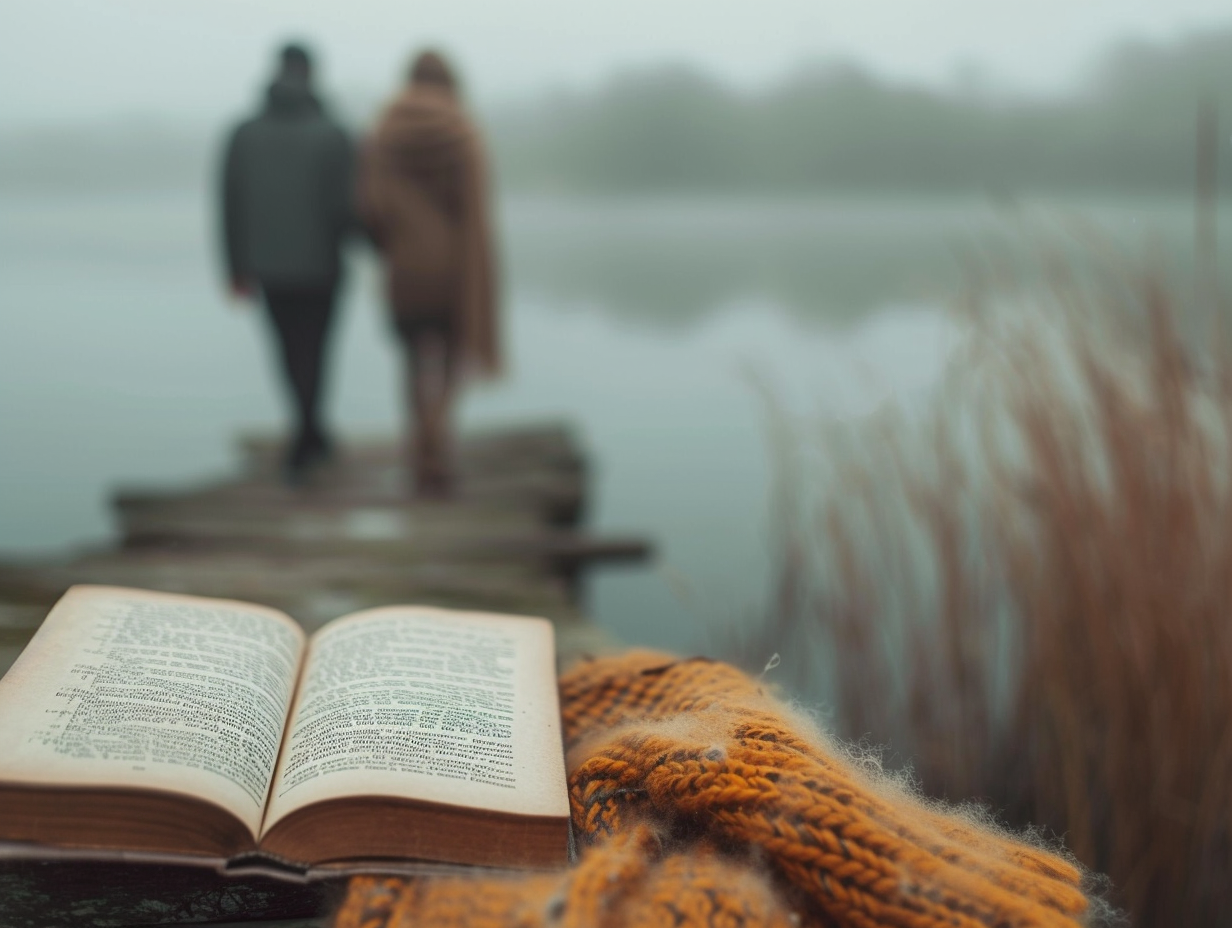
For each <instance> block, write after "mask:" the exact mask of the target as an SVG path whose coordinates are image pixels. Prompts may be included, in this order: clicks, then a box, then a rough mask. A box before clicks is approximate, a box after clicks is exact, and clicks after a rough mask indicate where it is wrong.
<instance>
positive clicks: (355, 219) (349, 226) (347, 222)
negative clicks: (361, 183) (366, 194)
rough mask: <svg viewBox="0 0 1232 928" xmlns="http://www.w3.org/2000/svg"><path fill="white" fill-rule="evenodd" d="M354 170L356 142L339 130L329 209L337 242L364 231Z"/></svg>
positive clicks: (333, 163) (335, 146)
mask: <svg viewBox="0 0 1232 928" xmlns="http://www.w3.org/2000/svg"><path fill="white" fill-rule="evenodd" d="M355 167H356V165H355V143H354V141H352V139H351V137H350V135H348V134H347V133H346V132H345V131H344V130H343V129H338V131H337V135H336V137H335V142H334V152H333V157H332V159H331V168H332V170H331V177H330V184H329V204H328V208H329V214H330V216H331V217H332V219H333V222H334V228H335V230H336V234H337V236H338V238H339V239H340V240H341V239H344V238H347V237H348V236H350V235H353V234H355V233H358V232H362V231H363V227H362V225H361V223H360V220H359V216H358V214H357V212H356V204H355Z"/></svg>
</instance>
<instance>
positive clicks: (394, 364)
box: [0, 192, 1192, 649]
mask: <svg viewBox="0 0 1232 928" xmlns="http://www.w3.org/2000/svg"><path fill="white" fill-rule="evenodd" d="M207 207H208V204H207V203H206V202H205V201H204V199H203V197H202V196H201V195H200V194H199V193H197V192H185V193H178V194H177V193H171V194H158V195H155V194H150V195H143V196H131V195H130V196H121V195H102V194H97V195H74V196H68V195H58V196H57V195H34V194H29V195H9V196H6V197H5V198H4V199H3V200H2V201H0V266H2V267H3V273H2V274H0V307H2V308H3V313H0V475H2V482H0V550H3V551H4V552H5V553H7V554H33V553H39V552H47V551H52V550H56V549H60V548H62V547H64V546H67V545H73V544H80V543H85V542H91V541H97V540H100V539H105V538H106V537H107V536H108V534H109V532H110V531H111V524H110V521H109V513H108V509H107V493H108V491H109V489H110V488H112V487H114V486H115V485H117V484H119V483H123V484H133V483H141V482H151V483H176V482H184V481H192V480H196V479H201V478H208V477H211V476H215V475H218V474H220V473H225V472H226V471H227V470H228V469H229V468H230V467H232V466H233V456H232V442H233V439H234V437H235V435H236V434H237V433H238V432H239V431H240V430H241V429H253V428H266V429H269V428H275V427H277V426H278V425H279V424H280V423H281V421H282V406H281V395H280V393H279V392H278V391H279V388H280V385H279V384H278V382H277V381H276V380H275V379H274V375H273V371H272V368H271V366H270V364H269V361H270V358H269V349H270V346H269V344H268V340H267V339H266V337H265V336H266V333H265V332H264V331H263V326H264V319H263V317H262V315H261V313H260V312H257V311H253V310H244V309H242V308H238V307H236V306H234V305H231V304H229V303H228V302H227V301H226V299H225V298H224V295H223V293H222V289H221V286H220V281H219V279H218V275H217V266H216V263H215V260H214V253H213V248H212V246H213V232H212V228H211V225H210V218H211V217H210V215H209V211H208V208H207ZM1091 211H1092V213H1093V215H1095V216H1096V217H1097V218H1098V219H1099V222H1100V225H1101V226H1102V227H1104V228H1106V229H1108V230H1109V231H1111V232H1113V233H1114V234H1116V235H1119V236H1122V238H1124V239H1125V240H1134V239H1135V237H1136V236H1139V234H1140V233H1141V232H1143V230H1145V229H1146V228H1148V227H1149V228H1153V229H1157V230H1161V234H1162V235H1163V238H1164V240H1166V241H1169V242H1172V243H1176V242H1179V241H1181V240H1183V239H1184V236H1185V235H1186V233H1187V231H1188V230H1189V229H1190V228H1191V227H1192V215H1191V213H1190V212H1189V210H1188V207H1187V205H1186V204H1184V203H1182V202H1178V201H1165V202H1160V201H1155V202H1150V203H1120V204H1113V205H1109V204H1103V205H1095V206H1093V207H1092V208H1091ZM1012 221H1013V219H1012V218H1009V219H1007V217H1006V216H1005V215H1004V209H1002V208H998V209H994V208H993V207H992V206H990V205H989V204H988V203H986V202H982V201H977V200H969V201H960V200H931V201H910V202H908V201H901V202H900V201H890V200H885V201H875V202H867V201H856V200H846V201H845V200H830V201H801V202H792V201H770V200H722V201H718V200H671V201H668V200H659V201H639V200H622V201H617V200H608V201H581V200H551V199H521V200H518V199H514V200H510V201H507V202H505V203H504V204H503V208H502V224H503V229H504V258H505V261H504V264H505V271H506V274H505V277H506V292H507V296H508V300H507V307H508V316H507V326H508V334H509V340H510V347H511V355H512V366H513V373H512V376H511V377H510V378H509V379H508V380H507V381H505V382H503V383H502V384H500V385H499V386H496V387H491V388H484V389H482V390H477V391H475V392H473V393H472V394H471V395H470V396H469V397H468V399H467V401H466V404H465V409H464V420H465V422H466V424H467V425H469V426H475V427H478V426H481V425H483V424H486V423H506V422H510V421H517V420H522V421H533V420H544V419H566V420H568V421H570V422H572V423H573V424H574V425H576V426H577V428H578V430H579V433H580V435H581V436H582V437H583V438H584V440H585V443H586V446H587V448H588V450H589V451H590V452H591V454H592V460H593V464H594V493H595V505H594V507H593V514H592V523H593V526H594V527H595V528H597V529H599V530H604V531H611V532H628V533H644V534H646V535H648V536H650V537H652V538H653V539H654V540H655V542H656V543H657V545H658V549H659V552H660V557H659V560H658V563H657V564H656V565H655V566H654V567H652V568H649V569H642V568H629V569H625V568H621V569H608V570H605V571H603V572H600V573H598V574H596V576H595V577H594V579H593V582H592V583H591V589H590V610H591V612H592V613H593V614H594V615H595V617H596V618H597V619H598V620H599V621H600V622H602V623H603V624H604V625H606V626H608V627H609V628H610V629H612V630H613V631H614V632H615V633H616V634H617V635H619V636H620V637H622V638H624V639H625V640H626V641H629V642H631V643H637V644H645V645H651V646H659V647H669V648H676V649H690V648H704V647H705V646H706V642H707V640H708V638H709V637H710V630H711V629H712V628H714V627H715V626H717V625H723V624H727V623H730V622H732V621H738V620H740V619H741V618H742V617H744V616H749V615H752V614H754V613H755V612H756V611H757V610H758V608H759V606H758V604H759V602H760V601H761V600H762V599H763V598H764V594H765V589H766V582H767V558H768V539H769V530H768V524H767V518H768V514H767V505H766V503H767V490H768V483H769V474H770V461H769V453H768V450H767V446H766V441H765V435H764V416H763V413H762V410H761V408H760V406H759V401H758V399H757V397H756V394H755V391H754V390H753V389H752V388H751V387H750V384H749V371H754V372H756V375H757V376H759V377H761V378H762V379H764V380H766V381H768V382H770V383H771V384H773V385H774V386H775V388H776V389H777V390H778V391H779V392H780V394H781V396H782V397H783V400H784V402H785V403H786V404H787V405H788V406H789V407H790V408H791V409H793V410H795V411H799V412H816V413H820V414H822V415H824V416H832V417H838V418H841V419H849V420H852V421H854V422H858V421H859V420H860V419H862V418H863V417H866V416H868V415H869V414H871V413H872V412H873V411H875V410H876V409H877V408H878V407H880V406H881V405H882V404H883V403H886V402H893V401H898V400H908V401H911V400H918V399H919V398H921V397H922V396H925V395H926V394H927V391H928V390H929V388H930V387H931V386H932V385H933V384H935V383H936V382H937V380H938V378H939V377H940V374H941V372H942V370H943V369H944V366H945V363H946V359H947V356H948V355H949V352H950V350H951V347H952V346H953V345H954V344H955V342H956V339H957V338H958V334H957V323H955V322H954V321H953V320H952V317H951V316H950V315H949V314H948V313H947V312H946V309H945V307H946V304H947V302H948V300H949V298H950V296H951V295H952V294H953V293H954V292H955V291H956V290H957V288H958V287H959V282H960V279H961V274H960V272H959V263H958V261H957V259H956V249H957V250H962V249H965V248H969V247H970V246H972V245H973V244H975V245H979V244H980V243H981V242H986V241H987V240H989V238H990V236H994V235H995V234H996V233H997V231H998V230H999V229H1002V228H1004V226H1005V225H1006V223H1007V222H1012ZM343 310H344V312H343V316H342V322H341V329H340V331H339V333H338V334H339V336H340V337H339V338H338V339H337V341H336V343H335V349H336V351H335V354H334V357H333V362H334V363H333V384H332V390H331V411H332V417H333V420H334V421H335V423H337V426H338V428H339V430H340V431H341V433H342V434H343V436H345V435H346V434H348V433H349V434H370V433H392V432H393V431H394V430H395V429H397V428H398V427H399V426H400V416H401V410H400V408H399V405H398V402H399V385H400V380H399V375H400V368H399V359H398V358H397V357H396V355H395V354H394V350H393V345H392V344H391V342H390V341H389V339H388V338H387V333H386V330H385V326H384V317H383V315H382V307H381V305H380V302H379V298H378V287H377V283H376V277H375V274H374V268H373V266H372V264H371V261H370V259H368V258H367V256H366V255H364V254H362V252H357V254H356V260H355V261H353V262H352V266H351V274H350V276H349V279H348V283H347V288H346V297H345V301H344V304H343Z"/></svg>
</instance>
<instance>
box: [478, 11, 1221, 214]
mask: <svg viewBox="0 0 1232 928" xmlns="http://www.w3.org/2000/svg"><path fill="white" fill-rule="evenodd" d="M1208 92H1209V93H1214V94H1215V95H1216V99H1217V100H1219V99H1222V101H1223V113H1224V116H1223V118H1224V122H1223V126H1224V129H1223V131H1221V133H1220V137H1221V147H1222V152H1221V155H1222V161H1223V171H1222V173H1223V176H1224V178H1225V185H1227V184H1228V183H1229V181H1228V178H1229V175H1230V174H1232V170H1229V168H1230V167H1232V165H1230V164H1229V162H1230V161H1232V157H1229V151H1228V142H1227V139H1228V131H1227V130H1228V129H1229V128H1232V29H1228V30H1224V31H1221V32H1218V33H1206V34H1203V35H1200V36H1195V37H1192V38H1189V39H1186V40H1183V41H1180V42H1177V43H1175V44H1171V45H1167V46H1157V45H1148V44H1144V43H1128V44H1123V45H1121V46H1119V47H1117V48H1116V49H1114V50H1113V51H1111V52H1110V53H1108V54H1107V55H1105V56H1104V57H1103V59H1101V61H1100V62H1099V63H1098V66H1097V67H1096V68H1094V69H1093V70H1092V72H1091V73H1090V75H1089V77H1088V79H1087V81H1086V82H1085V84H1084V86H1083V87H1082V88H1080V90H1079V91H1078V92H1076V93H1074V94H1073V95H1071V96H1068V97H1066V98H1064V99H1057V100H1053V101H1039V100H1022V101H1014V100H994V99H987V98H985V97H983V96H981V95H980V93H979V92H978V88H975V89H973V90H972V91H969V92H965V93H962V92H958V91H955V92H953V93H944V92H939V91H928V90H922V89H919V88H913V87H905V86H894V85H890V84H887V83H885V82H883V81H880V80H878V79H877V78H875V77H873V76H871V75H869V74H867V73H865V72H863V71H861V70H859V69H857V68H855V67H838V66H835V67H830V68H818V69H814V70H813V71H810V72H804V73H800V74H798V75H797V76H795V77H793V78H791V79H789V80H786V81H784V82H782V83H780V84H779V85H777V86H775V87H773V88H771V89H769V90H767V91H765V92H762V93H758V94H755V95H749V94H742V93H740V92H737V91H735V90H733V89H731V88H729V87H726V86H724V85H723V84H721V83H718V82H716V81H714V80H712V79H710V78H708V77H706V76H705V75H702V74H699V73H696V72H692V71H688V70H681V69H662V70H658V71H652V72H643V73H639V74H632V75H627V76H625V77H623V78H620V79H616V80H614V81H612V82H611V83H609V84H608V85H607V86H606V87H604V88H603V89H601V90H598V91H596V92H594V93H592V94H588V95H560V96H558V97H557V98H555V99H551V100H544V101H540V102H538V103H535V104H533V105H529V106H527V107H525V108H522V109H521V111H518V112H512V111H510V112H505V113H503V114H498V116H497V118H496V119H495V120H493V128H494V130H495V141H496V144H495V149H496V157H497V160H498V163H499V166H500V169H501V176H502V179H503V180H504V181H505V182H506V183H507V184H508V185H510V186H513V187H518V188H531V189H553V190H561V191H567V192H591V191H594V192H633V191H638V192H663V191H672V192H676V191H681V192H691V191H698V192H706V191H715V190H722V191H748V192H775V191H783V192H797V191H809V190H818V191H833V190H857V191H858V190H891V191H895V190H903V191H992V192H1004V193H1014V192H1019V191H1024V190H1117V191H1129V190H1134V191H1155V190H1158V191H1171V190H1181V189H1185V190H1189V189H1192V184H1193V175H1194V144H1195V142H1194V139H1195V117H1196V111H1197V103H1198V99H1199V96H1200V94H1202V93H1208Z"/></svg>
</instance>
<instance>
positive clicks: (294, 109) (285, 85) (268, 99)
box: [265, 77, 321, 116]
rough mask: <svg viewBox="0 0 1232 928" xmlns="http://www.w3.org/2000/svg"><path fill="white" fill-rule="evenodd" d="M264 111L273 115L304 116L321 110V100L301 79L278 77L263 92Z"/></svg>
mask: <svg viewBox="0 0 1232 928" xmlns="http://www.w3.org/2000/svg"><path fill="white" fill-rule="evenodd" d="M265 111H266V112H267V113H270V114H272V115H274V116H306V115H314V114H316V113H320V112H321V101H320V100H318V99H317V96H316V94H314V93H313V92H312V88H311V87H309V86H308V85H307V84H305V83H304V82H303V81H296V80H288V79H287V78H284V77H280V78H277V79H276V80H274V82H273V83H272V84H270V85H269V89H268V90H267V91H266V92H265Z"/></svg>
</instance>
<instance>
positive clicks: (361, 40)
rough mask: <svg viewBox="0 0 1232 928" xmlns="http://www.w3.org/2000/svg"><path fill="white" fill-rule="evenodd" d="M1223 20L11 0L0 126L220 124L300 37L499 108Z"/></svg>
mask: <svg viewBox="0 0 1232 928" xmlns="http://www.w3.org/2000/svg"><path fill="white" fill-rule="evenodd" d="M1230 23H1232V4H1230V3H1229V0H1112V2H1110V0H1012V2H1007V0H842V2H838V0H758V2H756V3H754V2H752V0H744V2H734V0H708V2H698V0H618V2H608V3H602V4H598V3H589V2H586V0H486V2H484V0H335V2H326V0H2V2H0V126H8V127H13V126H16V125H29V124H31V123H63V122H71V121H78V120H81V119H91V118H94V119H102V120H105V119H110V118H113V117H116V116H153V117H160V118H172V119H177V118H178V119H183V120H184V121H186V122H194V123H197V122H200V121H201V120H203V119H208V120H214V119H220V118H223V117H225V116H226V115H227V114H231V113H234V112H236V111H237V110H239V109H241V108H244V107H246V106H247V105H248V104H249V103H250V101H251V100H252V99H253V96H254V88H255V85H257V84H258V83H259V82H261V81H263V80H264V78H265V76H266V73H267V71H268V58H269V54H270V50H271V48H272V47H273V46H274V45H275V44H276V43H278V42H279V41H281V40H283V39H284V38H286V37H289V36H295V37H302V38H304V39H306V40H307V41H309V42H310V43H311V44H312V45H313V46H314V47H315V48H316V49H317V50H318V52H319V53H320V56H321V59H322V65H323V66H322V72H323V80H324V83H325V84H326V85H327V86H328V88H329V89H331V90H332V91H334V92H335V93H341V94H343V95H345V96H349V97H365V96H373V95H379V94H383V93H384V92H385V91H386V90H387V89H388V88H389V87H391V86H392V84H393V82H394V81H395V80H396V79H397V76H398V75H399V74H400V72H401V70H402V68H403V64H404V61H405V59H406V57H407V55H408V53H409V51H410V50H411V49H413V48H415V47H417V46H419V45H421V44H423V43H427V42H430V43H434V44H438V45H440V46H441V47H443V48H445V49H447V50H448V51H451V52H453V53H454V55H455V57H456V59H457V60H458V62H459V63H460V66H461V69H462V70H463V73H464V76H465V78H466V80H467V84H468V87H469V88H470V92H471V94H472V95H473V96H474V97H477V98H478V100H479V101H480V102H481V103H482V104H485V105H487V106H491V105H494V104H499V103H501V102H503V101H505V100H510V99H519V98H524V97H526V96H528V95H531V94H533V93H535V92H537V91H540V90H543V89H546V88H551V87H562V86H567V87H585V86H588V85H592V84H594V83H595V82H597V81H600V80H602V79H603V78H604V77H606V76H607V75H609V74H611V73H612V72H614V71H617V70H620V69H622V68H629V67H637V66H642V65H646V64H652V63H660V62H664V61H673V62H684V63H689V64H693V65H697V66H700V67H702V68H705V69H707V70H708V71H710V72H711V73H714V74H716V75H718V76H720V77H723V78H725V79H727V80H729V81H731V82H732V83H734V84H737V85H741V86H745V87H757V86H760V85H764V84H766V83H768V82H770V81H773V80H774V79H776V78H778V77H780V76H782V75H783V74H785V73H787V72H788V71H790V70H791V69H792V68H793V67H796V66H799V65H800V64H801V63H802V62H805V61H808V60H810V59H814V58H819V57H845V58H851V59H855V60H857V61H860V62H862V63H864V64H865V65H867V66H868V67H869V68H871V69H872V70H874V71H875V72H877V73H879V74H881V75H884V76H886V77H890V78H895V79H902V80H910V81H919V82H927V83H931V84H934V85H936V84H945V83H949V82H952V81H953V79H954V75H955V74H956V73H957V70H958V68H959V67H960V65H961V64H963V63H966V64H967V65H975V66H976V67H978V68H981V69H983V70H986V71H988V72H991V73H992V74H993V75H995V76H996V77H997V78H998V79H999V83H1000V84H1002V85H1003V86H1004V87H1007V88H1009V89H1014V90H1018V91H1025V92H1032V93H1049V92H1053V91H1056V90H1061V89H1064V88H1065V87H1066V86H1070V85H1072V83H1073V82H1074V81H1075V80H1076V79H1077V78H1078V77H1079V75H1080V73H1081V70H1082V68H1083V66H1084V65H1087V64H1089V63H1090V62H1091V61H1092V60H1093V58H1094V56H1095V55H1096V53H1097V52H1098V51H1099V50H1101V49H1102V48H1104V47H1106V46H1107V45H1108V44H1109V43H1110V42H1112V41H1114V40H1116V39H1120V38H1125V37H1130V36H1133V37H1139V38H1147V39H1157V40H1168V39H1173V38H1177V37H1179V36H1181V35H1184V34H1186V33H1188V32H1191V31H1195V30H1198V29H1202V28H1206V27H1211V26H1222V25H1228V24H1230Z"/></svg>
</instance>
